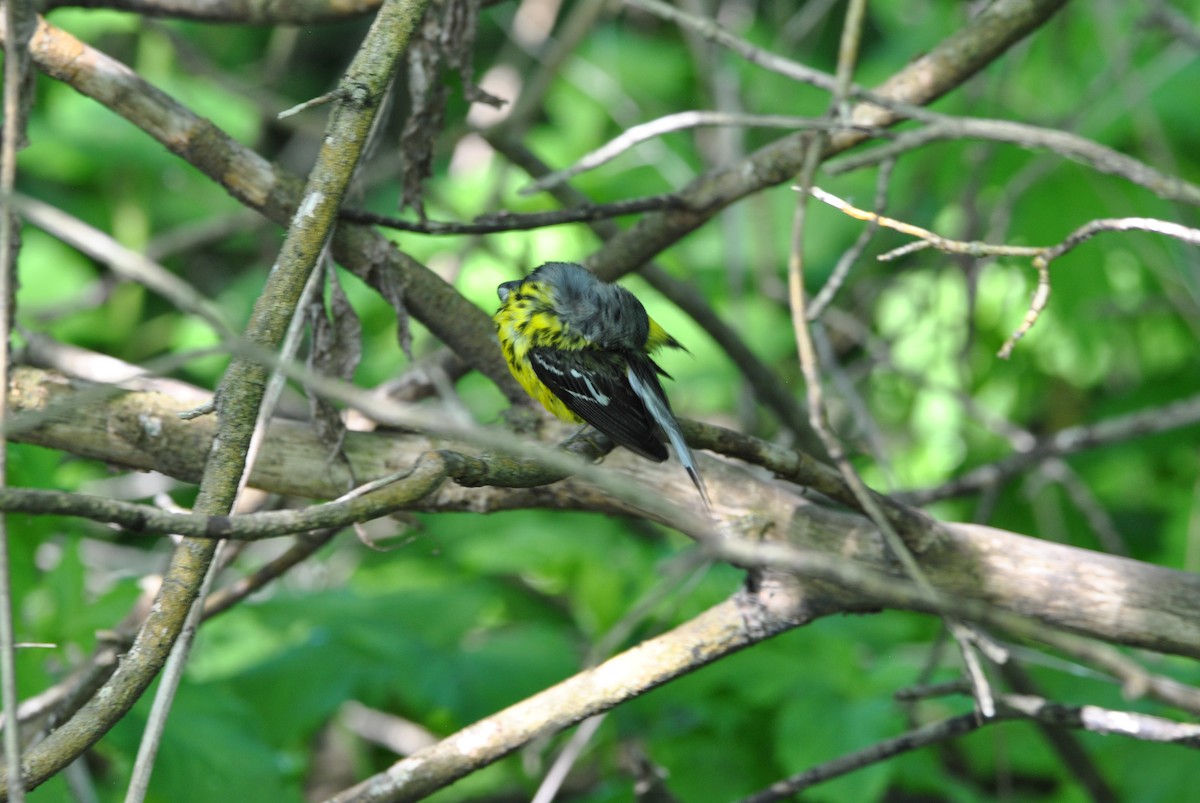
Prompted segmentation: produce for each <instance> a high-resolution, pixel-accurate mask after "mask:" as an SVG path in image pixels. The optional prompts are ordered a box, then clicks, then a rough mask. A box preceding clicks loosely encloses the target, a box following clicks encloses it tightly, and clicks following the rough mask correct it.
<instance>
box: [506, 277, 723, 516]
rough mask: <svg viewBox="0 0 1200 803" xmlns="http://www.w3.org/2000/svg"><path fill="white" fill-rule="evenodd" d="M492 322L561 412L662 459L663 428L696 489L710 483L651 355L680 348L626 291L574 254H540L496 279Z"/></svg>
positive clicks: (510, 353) (526, 379)
mask: <svg viewBox="0 0 1200 803" xmlns="http://www.w3.org/2000/svg"><path fill="white" fill-rule="evenodd" d="M496 293H497V294H498V295H499V296H500V309H499V310H497V311H496V315H495V321H496V331H497V332H498V333H499V335H500V347H501V350H502V351H503V352H504V359H505V360H506V361H507V362H508V368H509V370H510V371H512V374H513V376H515V377H516V378H517V381H518V382H520V383H521V387H523V388H525V391H526V392H527V393H528V394H529V395H530V396H532V397H533V398H534V399H536V400H537V401H539V402H541V403H542V406H543V407H545V408H546V409H547V410H549V411H550V412H552V413H554V415H556V416H558V417H559V418H561V419H562V420H564V421H572V422H575V423H580V424H582V423H588V424H591V425H592V426H593V427H595V428H596V429H598V430H600V431H601V432H603V433H604V434H605V435H607V436H608V437H609V438H611V439H612V440H614V441H615V442H616V443H618V444H620V445H621V446H624V447H625V448H627V449H630V450H631V451H633V452H636V453H637V454H639V455H641V456H642V457H646V458H649V459H650V460H654V461H656V462H659V463H661V462H662V461H664V460H666V459H667V447H666V446H665V445H664V444H663V440H662V435H666V438H667V440H669V441H670V442H671V446H672V447H673V448H674V449H675V454H676V455H678V457H679V462H681V463H682V464H683V467H684V468H685V469H687V473H688V476H690V477H691V478H692V482H693V483H694V484H695V486H696V488H697V490H699V491H700V497H701V499H703V500H704V504H705V506H708V491H707V490H706V489H705V487H704V481H703V480H702V479H701V478H700V472H699V471H698V470H697V468H696V461H695V458H693V457H692V451H691V449H689V448H688V445H687V443H686V442H685V441H684V440H683V432H681V431H680V429H679V422H678V421H676V420H675V415H674V414H673V413H672V412H671V403H670V402H669V401H667V395H666V393H664V392H663V388H662V383H660V382H659V380H658V377H659V375H662V376H667V377H669V376H670V375H669V374H667V372H666V371H664V370H663V369H662V368H659V367H658V365H657V364H655V362H654V360H652V359H650V355H651V354H653V353H654V352H655V351H657V350H658V349H660V348H662V347H664V346H667V347H670V348H677V349H682V348H683V346H682V345H680V343H679V341H677V340H676V339H675V338H673V337H671V336H670V335H668V334H667V333H666V332H665V331H664V330H663V328H662V327H661V326H659V325H658V324H657V323H655V321H654V319H653V318H651V317H650V316H649V315H647V314H646V308H645V307H643V306H642V302H640V301H638V300H637V298H636V297H635V296H634V295H633V293H631V292H629V291H628V290H626V289H625V288H624V287H618V286H617V285H615V284H608V283H606V282H603V281H601V280H600V279H597V278H596V276H595V275H593V274H592V273H591V272H590V271H589V270H588V269H587V268H585V267H583V266H582V265H576V264H574V263H572V262H547V263H546V264H544V265H542V266H541V267H540V268H538V269H537V270H535V271H533V273H530V274H529V275H528V276H526V277H525V278H524V279H518V280H516V281H512V282H504V283H503V284H501V285H500V286H499V287H497V288H496Z"/></svg>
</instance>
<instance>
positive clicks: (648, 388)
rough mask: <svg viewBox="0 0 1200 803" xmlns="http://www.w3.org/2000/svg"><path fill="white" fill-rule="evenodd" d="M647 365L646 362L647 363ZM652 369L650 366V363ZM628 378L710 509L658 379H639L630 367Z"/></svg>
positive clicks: (690, 456)
mask: <svg viewBox="0 0 1200 803" xmlns="http://www.w3.org/2000/svg"><path fill="white" fill-rule="evenodd" d="M647 362H649V361H648V360H647ZM651 365H653V364H652V363H651ZM627 375H628V377H629V384H630V386H632V387H633V392H634V393H636V394H637V396H638V398H639V399H641V400H642V403H643V404H645V405H646V409H647V410H648V411H649V412H650V416H651V417H652V418H653V419H654V422H655V423H656V424H658V425H659V426H660V427H662V431H663V432H665V433H666V435H667V440H669V441H670V442H671V448H672V449H674V450H675V454H676V456H677V457H678V458H679V462H680V463H682V464H683V467H684V469H685V470H686V471H687V473H688V476H689V477H691V478H692V484H693V485H695V486H696V490H697V491H699V492H700V499H701V501H703V502H704V509H705V510H709V509H711V507H712V505H711V504H710V503H709V499H708V489H707V488H706V487H705V486H704V478H703V477H701V476H700V469H698V468H697V467H696V458H695V457H693V456H692V450H691V448H690V447H689V446H688V445H687V441H685V440H684V439H683V431H682V430H681V429H680V428H679V422H678V421H676V420H675V414H674V413H672V412H671V407H670V404H669V403H668V402H667V397H666V394H664V393H663V390H662V385H660V384H659V383H658V378H657V377H655V376H654V374H653V373H649V374H648V375H647V376H641V375H640V373H639V371H638V370H637V367H636V366H634V365H632V364H631V365H630V366H629V368H628V371H627Z"/></svg>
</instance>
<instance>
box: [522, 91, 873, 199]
mask: <svg viewBox="0 0 1200 803" xmlns="http://www.w3.org/2000/svg"><path fill="white" fill-rule="evenodd" d="M707 126H740V127H744V128H785V129H789V130H793V131H804V130H818V131H850V130H852V131H861V132H862V133H864V134H869V135H871V136H873V137H881V136H887V135H888V132H887V131H886V130H885V129H881V128H878V127H875V126H860V125H855V124H854V123H850V122H843V121H842V120H840V119H832V120H831V119H829V118H828V117H791V116H788V115H781V114H741V113H734V112H723V111H710V110H707V109H701V110H693V111H686V112H674V113H673V114H667V115H664V116H662V117H659V118H658V119H656V120H651V121H649V122H646V123H642V124H640V125H635V126H633V127H632V128H629V129H627V130H625V131H624V132H623V133H621V134H620V135H619V136H617V137H614V138H613V139H611V140H609V141H608V142H606V143H604V144H603V145H601V146H600V147H599V148H596V149H595V150H593V151H590V152H589V153H587V154H585V155H584V156H582V157H580V158H579V159H578V160H577V161H576V162H575V164H573V165H571V166H570V167H565V168H563V169H562V170H555V171H554V172H553V173H549V174H547V175H545V176H542V177H541V178H538V179H537V180H535V181H532V182H530V183H529V184H528V185H526V186H525V187H522V188H521V191H520V194H521V195H535V194H537V193H539V192H543V191H545V190H548V189H550V188H551V187H556V186H558V185H559V184H562V183H564V182H566V181H569V180H571V179H572V178H574V177H575V176H578V175H579V174H580V173H586V172H587V171H589V170H594V169H596V168H597V167H600V166H601V165H603V164H607V163H608V162H611V161H612V160H613V159H615V158H617V157H618V156H620V155H621V154H622V153H624V152H625V151H627V150H629V149H630V148H632V147H634V146H636V145H638V144H639V143H642V142H645V141H647V140H650V139H654V138H656V137H661V136H663V135H664V134H669V133H671V132H673V131H685V130H687V129H691V128H702V127H707Z"/></svg>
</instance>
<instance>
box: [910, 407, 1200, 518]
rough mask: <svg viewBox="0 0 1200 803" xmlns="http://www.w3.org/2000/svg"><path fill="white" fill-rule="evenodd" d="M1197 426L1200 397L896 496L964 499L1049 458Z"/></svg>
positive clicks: (1067, 434) (1048, 441)
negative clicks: (956, 497)
mask: <svg viewBox="0 0 1200 803" xmlns="http://www.w3.org/2000/svg"><path fill="white" fill-rule="evenodd" d="M1198 423H1200V396H1192V397H1190V398H1187V399H1181V400H1179V401H1176V402H1172V403H1170V404H1166V405H1163V406H1162V407H1156V408H1154V409H1151V410H1143V411H1140V412H1136V413H1130V414H1129V415H1124V416H1119V417H1117V418H1110V419H1107V420H1104V421H1100V422H1098V423H1095V424H1088V425H1081V426H1074V427H1069V428H1067V429H1064V430H1060V431H1058V432H1056V433H1055V434H1054V435H1051V436H1050V437H1048V438H1045V439H1043V440H1040V441H1037V442H1035V443H1032V444H1030V445H1029V446H1028V448H1026V449H1024V450H1022V451H1020V452H1018V453H1017V454H1013V455H1010V456H1008V457H1006V458H1004V459H1002V460H998V461H996V462H995V463H990V464H988V465H985V466H980V467H978V468H975V469H972V470H971V471H968V472H967V473H966V474H964V475H962V476H961V477H958V478H956V479H953V480H950V481H949V482H946V483H943V484H942V485H939V486H937V487H935V488H928V489H925V490H920V491H903V492H901V493H897V494H894V495H893V496H894V497H895V498H896V499H897V500H902V501H904V502H905V503H907V504H912V505H928V504H930V503H931V502H937V501H940V500H942V499H950V498H953V497H955V496H963V495H964V494H969V493H975V492H977V491H980V490H982V489H984V488H989V487H993V486H997V485H1000V484H1001V483H1003V482H1004V481H1005V480H1008V479H1010V478H1011V477H1015V476H1016V475H1018V474H1021V473H1023V472H1025V471H1027V470H1029V469H1030V468H1031V467H1032V466H1035V465H1037V464H1038V463H1040V462H1041V461H1043V460H1046V459H1048V458H1053V457H1066V456H1067V455H1072V454H1075V453H1076V452H1081V451H1084V450H1087V449H1095V448H1098V447H1102V446H1109V445H1111V444H1114V443H1121V442H1123V441H1127V440H1131V439H1133V438H1138V437H1143V436H1146V435H1153V434H1155V433H1159V432H1169V431H1171V430H1174V429H1181V428H1183V427H1190V426H1194V425H1196V424H1198Z"/></svg>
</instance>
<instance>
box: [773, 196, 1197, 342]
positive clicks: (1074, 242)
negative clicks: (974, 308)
mask: <svg viewBox="0 0 1200 803" xmlns="http://www.w3.org/2000/svg"><path fill="white" fill-rule="evenodd" d="M796 189H798V190H801V191H803V192H806V193H808V194H810V195H812V196H813V197H814V198H816V199H818V200H820V201H824V202H825V203H827V204H829V205H830V206H832V207H833V208H835V209H838V210H840V211H841V212H843V213H845V214H846V215H849V216H850V217H852V218H856V219H858V220H864V221H868V222H871V223H876V224H878V225H880V226H883V227H885V228H889V229H894V230H896V231H898V232H901V233H902V234H908V235H910V236H912V237H916V238H917V240H916V241H915V242H913V243H909V244H908V245H906V246H902V247H901V248H897V249H894V250H892V251H889V252H887V253H886V254H881V255H880V256H879V257H878V259H879V260H880V261H889V260H892V259H896V258H898V257H901V256H905V255H907V254H910V253H912V252H913V251H914V250H917V249H919V248H936V249H937V250H939V251H942V252H943V253H947V254H965V255H967V256H971V257H975V258H979V257H995V256H1017V257H1031V258H1032V264H1033V267H1034V269H1035V270H1036V271H1037V286H1036V288H1035V289H1034V292H1033V296H1032V298H1031V299H1030V302H1029V309H1028V310H1027V311H1026V313H1025V317H1024V318H1023V319H1022V320H1021V323H1020V325H1019V326H1017V328H1016V329H1015V330H1014V331H1013V333H1012V334H1011V335H1009V337H1008V339H1007V340H1006V341H1004V344H1003V345H1002V346H1001V347H1000V351H999V352H997V355H996V356H998V357H1000V358H1001V359H1008V358H1009V357H1010V356H1012V351H1013V349H1014V348H1015V347H1016V345H1017V341H1019V340H1020V339H1021V338H1022V337H1024V336H1025V335H1026V333H1028V332H1029V330H1030V329H1031V328H1032V327H1033V325H1034V324H1035V323H1036V322H1037V319H1038V317H1039V316H1040V315H1041V313H1042V311H1043V310H1044V309H1045V308H1046V304H1047V303H1048V301H1049V299H1050V263H1051V262H1052V261H1053V260H1055V259H1058V258H1059V257H1061V256H1062V255H1064V254H1066V253H1067V252H1069V251H1071V250H1072V249H1074V248H1075V247H1076V246H1078V245H1079V244H1080V243H1083V242H1085V241H1087V240H1089V239H1091V238H1092V237H1095V236H1096V235H1097V234H1099V233H1100V232H1104V231H1148V232H1153V233H1155V234H1162V235H1165V236H1167V237H1172V238H1174V239H1176V240H1180V241H1182V242H1185V243H1188V244H1189V245H1200V229H1192V228H1188V227H1187V226H1181V225H1179V224H1178V223H1172V222H1170V221H1167V220H1155V219H1154V218H1144V217H1128V218H1102V219H1099V220H1092V221H1089V222H1087V223H1085V224H1083V225H1082V226H1080V227H1079V228H1077V229H1075V230H1074V231H1072V232H1071V233H1070V234H1068V235H1067V236H1066V237H1065V238H1064V239H1063V240H1062V242H1060V243H1058V244H1057V245H1049V246H1041V247H1038V246H1015V245H993V244H991V243H982V242H978V241H964V240H952V239H950V238H948V237H942V236H941V235H939V234H935V233H934V232H932V231H929V230H928V229H923V228H921V227H920V226H914V225H912V224H911V223H905V222H904V221H901V220H896V219H894V218H890V217H885V216H884V215H880V214H877V213H875V212H868V211H867V210H865V209H859V208H858V207H856V206H854V205H853V204H849V203H847V202H846V201H843V200H842V199H841V198H838V197H837V196H836V195H833V194H832V193H829V192H826V191H825V190H823V189H821V188H820V187H804V186H800V187H796Z"/></svg>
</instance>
